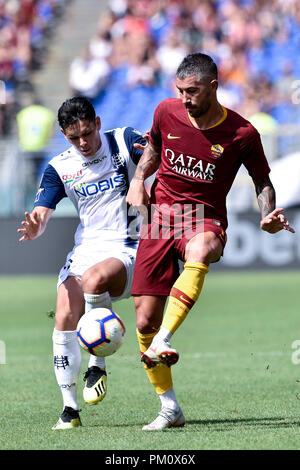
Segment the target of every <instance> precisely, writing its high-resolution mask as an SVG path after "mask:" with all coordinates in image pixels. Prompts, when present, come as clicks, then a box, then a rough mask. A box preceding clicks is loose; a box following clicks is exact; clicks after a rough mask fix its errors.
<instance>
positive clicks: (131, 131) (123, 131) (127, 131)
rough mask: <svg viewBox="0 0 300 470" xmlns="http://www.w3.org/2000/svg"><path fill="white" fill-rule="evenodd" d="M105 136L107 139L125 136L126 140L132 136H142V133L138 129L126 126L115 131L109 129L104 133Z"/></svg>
mask: <svg viewBox="0 0 300 470" xmlns="http://www.w3.org/2000/svg"><path fill="white" fill-rule="evenodd" d="M104 135H105V136H106V137H114V138H118V137H120V136H123V137H125V138H126V137H128V136H131V135H137V136H142V133H141V132H140V131H139V130H138V129H135V128H134V127H132V126H124V127H116V128H114V129H109V130H107V131H105V132H104Z"/></svg>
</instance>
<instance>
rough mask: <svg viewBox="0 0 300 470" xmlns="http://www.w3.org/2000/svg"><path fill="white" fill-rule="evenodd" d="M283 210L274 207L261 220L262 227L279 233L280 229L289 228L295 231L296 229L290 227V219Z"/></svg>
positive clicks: (290, 230)
mask: <svg viewBox="0 0 300 470" xmlns="http://www.w3.org/2000/svg"><path fill="white" fill-rule="evenodd" d="M282 212H283V209H274V210H273V211H272V212H270V214H268V215H266V216H265V217H264V218H263V219H262V220H261V221H260V228H261V229H262V230H264V231H266V232H269V233H277V232H280V230H288V231H289V232H292V233H295V230H294V229H293V228H292V227H290V223H289V221H288V220H287V219H286V218H285V216H284V214H283V213H282Z"/></svg>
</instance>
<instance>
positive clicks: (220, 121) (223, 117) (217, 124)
mask: <svg viewBox="0 0 300 470" xmlns="http://www.w3.org/2000/svg"><path fill="white" fill-rule="evenodd" d="M221 108H222V109H223V116H222V117H221V119H219V121H218V122H216V124H214V125H213V126H210V127H208V128H207V129H202V130H204V131H207V130H208V129H213V127H217V126H219V125H220V124H222V122H223V121H225V119H226V118H227V109H226V108H224V106H222V105H221ZM188 117H189V120H190V122H191V124H192V126H193V127H195V129H197V127H196V126H194V124H193V123H192V120H191V115H190V113H189V112H188Z"/></svg>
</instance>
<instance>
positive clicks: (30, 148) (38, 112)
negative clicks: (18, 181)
mask: <svg viewBox="0 0 300 470" xmlns="http://www.w3.org/2000/svg"><path fill="white" fill-rule="evenodd" d="M26 101H27V105H26V106H25V107H24V108H23V109H21V111H19V112H18V114H17V126H18V134H19V145H20V151H21V158H22V161H25V172H26V180H25V181H26V182H27V183H28V186H29V187H32V188H36V184H37V179H38V177H39V169H40V166H41V164H42V163H43V161H44V158H45V155H46V147H47V144H48V142H49V140H50V138H51V137H52V135H53V130H54V123H55V119H56V117H55V114H54V113H53V112H52V111H51V110H50V109H48V108H46V107H45V106H43V105H42V104H41V103H40V102H39V100H38V99H37V98H35V97H34V96H32V95H30V94H28V95H25V96H24V98H23V102H26Z"/></svg>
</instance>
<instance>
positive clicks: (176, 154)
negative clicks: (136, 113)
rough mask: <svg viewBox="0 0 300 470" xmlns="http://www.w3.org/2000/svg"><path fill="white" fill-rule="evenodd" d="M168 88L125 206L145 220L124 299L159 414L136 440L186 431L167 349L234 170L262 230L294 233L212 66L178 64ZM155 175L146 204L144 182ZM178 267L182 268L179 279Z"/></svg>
mask: <svg viewBox="0 0 300 470" xmlns="http://www.w3.org/2000/svg"><path fill="white" fill-rule="evenodd" d="M176 86H177V89H178V93H179V98H171V99H167V100H164V101H163V102H161V103H160V104H159V105H158V106H157V108H156V110H155V113H154V120H153V125H152V129H151V131H150V134H149V138H148V144H147V146H146V147H145V148H144V152H143V156H142V158H141V160H140V162H139V164H138V166H137V169H136V173H135V177H134V179H133V180H132V182H131V186H130V189H129V192H128V196H127V201H128V202H129V203H130V204H131V205H132V206H133V207H135V208H136V209H140V211H141V210H142V208H143V207H145V206H146V207H147V216H148V217H149V219H148V223H147V224H145V223H144V224H143V228H142V231H141V238H140V245H139V248H138V254H137V259H136V264H135V273H134V280H133V286H132V295H133V296H134V301H135V309H136V314H137V336H138V341H139V344H140V350H141V357H142V362H144V366H145V369H146V372H147V375H148V378H149V380H150V382H151V383H152V384H153V385H154V387H155V390H156V392H157V394H158V395H159V397H160V400H161V405H162V408H161V411H160V413H159V415H158V417H157V418H156V419H155V420H154V421H153V422H152V423H150V424H149V425H146V426H144V427H143V429H144V430H161V429H165V428H168V427H172V426H183V425H184V424H185V419H184V416H183V413H182V411H181V408H180V406H179V404H178V402H177V399H176V396H175V392H174V389H173V382H172V376H171V369H170V366H171V365H173V364H175V363H176V362H177V360H178V357H179V355H178V352H177V351H176V350H175V349H173V348H172V347H171V346H170V344H169V341H170V338H171V336H172V335H173V334H174V333H175V331H176V330H177V328H178V327H179V326H180V325H181V323H182V322H183V321H184V319H185V318H186V316H187V314H188V312H189V311H190V309H191V308H192V306H193V305H194V303H195V302H196V300H197V299H198V297H199V295H200V292H201V289H202V286H203V282H204V278H205V275H206V274H207V272H208V267H209V265H210V263H214V262H217V261H218V260H219V259H220V257H221V256H222V254H223V250H224V247H225V244H226V228H227V214H226V196H227V193H228V191H229V190H230V188H231V186H232V184H233V181H234V178H235V176H236V174H237V172H238V169H239V167H240V166H241V165H242V164H243V165H245V167H246V168H247V170H248V172H249V175H250V176H251V178H252V180H253V182H254V186H255V190H256V194H257V198H258V204H259V207H260V211H261V221H260V227H261V229H262V230H265V231H267V232H269V233H276V232H278V231H280V230H282V229H285V230H289V231H290V232H294V230H293V229H292V228H291V227H290V225H289V222H288V221H287V220H286V218H285V216H284V214H283V210H282V209H275V191H274V188H273V185H272V183H271V181H270V178H269V172H270V168H269V166H268V163H267V160H266V157H265V154H264V151H263V148H262V144H261V140H260V136H259V134H258V132H257V131H256V129H255V128H254V127H253V126H252V125H251V124H250V123H249V122H248V121H247V120H246V119H244V118H243V117H241V116H240V115H239V114H237V113H236V112H234V111H232V110H229V109H226V108H224V107H223V106H222V105H221V104H220V103H219V102H218V100H217V95H216V92H217V88H218V72H217V66H216V64H215V63H214V61H213V60H212V58H211V57H209V56H207V55H205V54H201V53H194V54H189V55H188V56H187V57H185V59H184V60H183V61H182V63H181V64H180V65H179V67H178V70H177V73H176ZM140 148H141V147H140ZM157 170H158V172H157V174H156V177H155V180H154V183H153V185H152V188H151V194H150V198H149V196H148V194H147V192H146V190H145V185H144V181H145V180H146V178H148V177H149V176H150V175H152V174H153V173H154V172H156V171H157ZM178 260H182V261H183V262H184V269H183V271H182V272H181V274H180V272H179V268H178ZM168 297H169V302H168V306H167V309H166V312H165V315H164V316H163V313H164V308H165V303H166V300H167V298H168ZM157 364H160V366H159V367H155V366H156V365H157Z"/></svg>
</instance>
